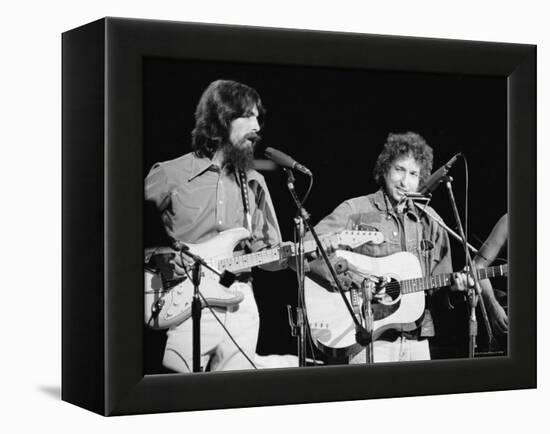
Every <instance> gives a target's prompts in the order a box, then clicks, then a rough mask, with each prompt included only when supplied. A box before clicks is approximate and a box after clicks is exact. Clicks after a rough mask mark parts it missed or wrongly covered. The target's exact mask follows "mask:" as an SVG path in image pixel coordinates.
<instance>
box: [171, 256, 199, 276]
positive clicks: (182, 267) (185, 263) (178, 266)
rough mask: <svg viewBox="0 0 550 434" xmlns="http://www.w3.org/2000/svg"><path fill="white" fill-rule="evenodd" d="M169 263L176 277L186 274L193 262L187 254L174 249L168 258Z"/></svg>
mask: <svg viewBox="0 0 550 434" xmlns="http://www.w3.org/2000/svg"><path fill="white" fill-rule="evenodd" d="M169 263H170V265H171V266H172V268H173V270H174V276H176V277H185V276H187V273H189V270H191V268H192V267H193V264H194V262H193V260H192V259H191V258H190V257H189V256H187V255H186V254H185V253H181V252H178V251H176V250H174V255H173V257H172V259H170V261H169ZM186 270H187V272H186Z"/></svg>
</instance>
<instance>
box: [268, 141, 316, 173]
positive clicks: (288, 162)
mask: <svg viewBox="0 0 550 434" xmlns="http://www.w3.org/2000/svg"><path fill="white" fill-rule="evenodd" d="M265 156H266V157H267V158H269V159H270V160H271V161H274V162H275V163H277V164H278V165H279V166H282V167H288V168H290V169H296V170H297V171H299V172H302V173H303V174H305V175H308V176H312V173H311V170H309V169H308V168H307V167H306V166H304V165H302V164H300V163H298V162H297V161H296V160H294V159H293V158H292V157H291V156H289V155H286V154H285V153H284V152H281V151H278V150H277V149H273V148H266V149H265Z"/></svg>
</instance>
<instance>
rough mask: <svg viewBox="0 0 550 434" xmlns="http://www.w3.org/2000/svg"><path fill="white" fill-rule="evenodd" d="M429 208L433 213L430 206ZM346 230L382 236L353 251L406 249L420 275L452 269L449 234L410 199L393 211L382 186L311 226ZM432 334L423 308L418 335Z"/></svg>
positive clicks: (379, 254) (385, 252) (375, 253)
mask: <svg viewBox="0 0 550 434" xmlns="http://www.w3.org/2000/svg"><path fill="white" fill-rule="evenodd" d="M429 211H430V212H431V213H434V214H435V211H434V210H433V209H431V208H429ZM346 229H347V230H366V231H369V230H370V231H380V232H382V234H383V235H384V241H383V242H382V243H381V244H364V245H362V246H359V247H358V248H356V249H355V250H354V251H355V252H356V253H361V254H363V255H367V256H371V257H382V256H388V255H391V254H393V253H397V252H403V251H407V252H411V253H413V254H414V255H415V256H416V257H417V258H418V260H419V262H420V265H421V268H422V273H423V276H424V277H426V276H432V275H437V274H441V273H450V272H452V262H451V250H450V246H449V237H448V236H447V233H446V232H445V230H444V229H443V228H441V227H440V226H439V224H437V223H436V222H435V221H434V220H433V219H432V218H430V217H429V216H428V215H427V214H426V213H424V212H422V209H419V208H416V207H415V205H414V204H412V202H409V203H408V204H407V205H406V206H405V209H404V210H403V212H402V213H397V212H395V211H394V209H393V207H392V206H391V204H390V202H389V198H388V197H387V196H386V194H385V193H384V191H383V190H382V189H380V190H378V191H377V192H376V193H373V194H370V195H367V196H360V197H356V198H353V199H349V200H346V201H345V202H343V203H341V204H340V205H339V206H338V207H336V209H335V210H334V211H333V212H332V213H331V214H330V215H328V216H327V217H325V218H324V219H323V220H321V221H320V222H319V223H318V224H317V225H316V226H315V230H316V232H317V233H318V234H319V235H322V234H326V233H331V232H339V231H342V230H346ZM427 306H429V301H428V303H427ZM433 335H434V329H433V321H432V319H431V315H430V312H429V310H427V312H425V315H424V320H423V322H422V325H421V330H420V336H425V337H428V336H433Z"/></svg>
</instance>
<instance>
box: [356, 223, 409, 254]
mask: <svg viewBox="0 0 550 434" xmlns="http://www.w3.org/2000/svg"><path fill="white" fill-rule="evenodd" d="M378 218H379V217H378ZM356 227H357V230H360V231H374V232H380V233H381V234H382V236H383V237H384V239H383V241H382V242H381V243H380V244H369V243H366V244H363V245H362V246H360V247H358V248H357V249H356V250H355V251H356V252H357V253H361V254H362V255H367V256H372V257H381V256H388V255H390V254H392V253H394V252H395V251H398V250H397V249H398V246H399V243H398V242H397V243H396V241H395V240H394V239H393V238H392V236H391V233H392V232H391V222H387V223H386V222H384V221H371V220H367V218H365V217H363V218H362V219H361V220H360V221H359V223H358V224H357V226H356Z"/></svg>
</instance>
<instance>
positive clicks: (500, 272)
mask: <svg viewBox="0 0 550 434" xmlns="http://www.w3.org/2000/svg"><path fill="white" fill-rule="evenodd" d="M335 253H336V255H337V256H339V257H342V258H344V259H346V260H347V261H348V264H351V265H352V266H353V267H355V269H356V270H357V272H359V273H360V275H361V276H364V277H368V276H372V277H374V278H375V279H376V280H378V282H377V283H374V288H373V294H374V295H375V297H374V299H373V301H372V303H371V305H372V311H373V317H374V327H373V335H372V339H373V340H376V339H377V338H378V337H380V335H381V334H382V333H383V332H385V331H386V330H390V329H395V330H398V331H411V330H415V329H416V328H418V327H419V326H420V323H421V322H422V318H423V314H424V302H425V300H424V291H426V290H429V289H434V288H440V287H443V286H448V285H451V283H452V281H451V276H452V273H449V274H439V275H437V276H431V277H425V278H423V277H422V269H421V267H420V262H419V261H418V259H417V258H416V256H414V255H413V254H412V253H410V252H399V253H395V254H393V255H389V256H385V257H379V258H373V257H369V256H365V255H360V254H358V253H355V252H349V251H343V250H337V251H336V252H335ZM476 272H477V275H478V277H479V279H486V278H489V277H497V276H504V275H507V274H508V265H507V264H506V265H500V266H495V267H489V268H485V269H478V270H476ZM345 295H346V297H347V298H348V301H350V304H351V305H352V308H353V310H354V311H355V312H362V306H363V304H362V303H363V300H362V297H361V291H357V290H355V289H352V290H350V291H347V292H346V293H345ZM304 296H305V304H306V309H307V317H308V323H309V328H310V331H311V335H312V337H313V341H314V342H315V345H316V346H317V348H319V350H321V351H322V352H323V353H325V354H327V355H330V356H334V357H342V356H353V355H355V354H357V353H358V352H359V351H361V349H362V347H361V346H360V345H359V344H357V343H356V340H355V332H356V329H355V323H354V322H353V320H352V318H351V317H350V314H349V311H348V310H347V308H346V306H345V304H344V301H343V300H342V296H341V295H340V293H339V292H334V291H330V283H329V282H326V283H324V282H321V283H320V282H319V280H317V279H316V280H312V279H311V278H309V277H306V281H305V285H304Z"/></svg>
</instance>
